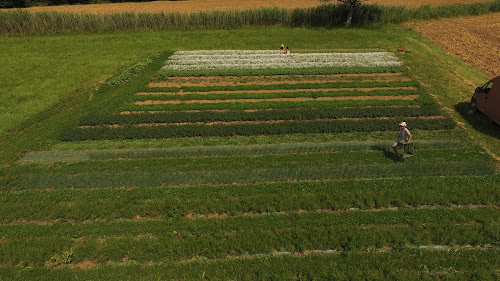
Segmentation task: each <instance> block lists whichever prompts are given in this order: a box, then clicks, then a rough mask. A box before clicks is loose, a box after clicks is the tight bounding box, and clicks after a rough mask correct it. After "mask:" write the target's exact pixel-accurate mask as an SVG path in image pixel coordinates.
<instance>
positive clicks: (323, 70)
mask: <svg viewBox="0 0 500 281" xmlns="http://www.w3.org/2000/svg"><path fill="white" fill-rule="evenodd" d="M405 70H406V69H405V68H404V67H402V66H377V67H361V66H357V67H317V68H264V69H209V70H208V69H207V70H161V71H160V72H159V74H158V77H156V79H155V81H164V80H167V79H168V77H191V76H195V77H196V76H262V75H322V74H351V73H391V72H392V73H395V72H404V71H405Z"/></svg>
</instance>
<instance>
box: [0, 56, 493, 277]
mask: <svg viewBox="0 0 500 281" xmlns="http://www.w3.org/2000/svg"><path fill="white" fill-rule="evenodd" d="M353 54H354V55H353ZM356 54H357V55H356ZM246 56H248V58H250V59H251V60H253V61H255V65H258V63H259V62H258V61H259V60H260V59H262V60H263V61H267V60H271V61H279V65H277V66H273V67H276V68H269V67H270V66H265V67H266V68H264V69H259V68H256V67H254V68H252V69H249V70H245V69H244V66H245V63H243V62H242V60H244V59H246ZM193 57H194V58H196V59H193ZM350 57H352V58H354V59H353V60H352V61H351V63H350V64H346V62H349V59H348V58H350ZM271 58H273V59H271ZM304 58H306V59H307V60H312V59H311V58H314V59H315V60H317V61H318V64H317V65H318V67H317V68H314V67H313V68H310V67H308V66H305V65H302V66H300V67H296V68H295V67H293V65H295V64H297V63H298V62H297V61H298V60H299V61H300V60H301V59H304ZM373 58H376V60H382V64H380V65H365V64H364V63H365V62H366V61H368V60H372V59H373ZM336 59H339V60H341V59H344V62H343V63H344V64H343V66H341V67H331V68H325V67H324V65H325V64H328V63H332V62H331V60H336ZM193 60H195V61H196V60H199V61H203V62H204V63H203V64H202V63H200V64H199V65H197V66H198V68H192V67H189V68H183V69H180V68H179V66H178V65H181V64H183V63H186V65H196V64H193V63H191V62H192V61H193ZM165 61H166V62H165ZM384 63H385V64H384ZM229 64H233V65H234V66H232V67H226V65H229ZM388 64H391V65H388ZM138 65H140V66H141V68H143V69H142V70H139V71H130V70H127V71H126V73H129V74H130V75H128V76H127V75H125V76H127V77H124V76H120V77H121V78H120V81H121V82H119V83H113V85H106V86H104V87H103V90H102V91H101V92H98V93H97V94H96V95H95V96H94V98H93V100H92V101H91V102H89V104H90V106H89V108H88V110H87V111H86V114H85V115H84V116H82V118H80V119H79V120H78V121H77V122H76V123H74V124H73V125H72V126H71V127H68V128H67V129H66V130H64V131H63V132H62V133H61V134H60V136H59V139H58V140H57V141H56V142H55V144H54V146H53V147H52V149H50V150H47V151H31V152H29V153H26V154H25V155H22V156H21V157H20V158H19V160H18V161H17V163H16V164H15V165H13V166H12V167H10V168H9V173H8V174H7V175H6V176H5V177H4V178H2V179H0V180H1V181H2V183H3V184H2V186H3V188H2V190H1V192H0V201H1V202H2V204H0V212H1V213H2V214H5V215H2V217H1V221H0V265H1V266H0V273H1V274H3V275H4V276H8V277H10V278H11V279H30V278H35V277H40V276H43V277H44V279H47V280H48V279H51V280H59V279H65V277H67V276H68V274H71V275H73V276H74V277H75V278H81V279H99V276H100V277H102V276H103V275H106V276H107V278H109V279H118V280H133V279H134V280H135V279H141V278H144V276H148V277H153V278H156V279H189V280H191V279H203V278H210V279H218V280H219V279H223V280H226V279H237V280H257V279H272V278H277V279H280V280H281V279H298V280H302V279H335V278H336V279H360V278H365V279H387V278H392V279H400V280H410V279H418V278H421V277H428V278H431V279H433V278H442V277H445V278H452V279H462V280H469V279H474V278H479V279H493V278H495V276H497V275H498V269H499V268H498V264H497V263H496V261H497V260H498V259H499V258H500V250H499V245H498V241H500V239H499V238H500V224H499V221H498V218H499V211H498V208H497V206H498V202H499V200H500V191H499V189H498V188H494V187H495V186H499V184H500V180H499V177H498V175H497V170H496V162H495V161H494V159H491V157H490V156H488V154H487V153H486V152H485V151H484V149H483V148H481V147H479V146H477V145H475V144H474V143H473V142H472V141H471V140H470V139H469V137H468V136H467V134H465V133H464V132H463V131H461V130H460V129H459V128H457V127H456V124H455V122H454V121H453V120H452V119H450V118H449V116H447V115H446V114H444V113H443V112H442V111H441V109H440V107H439V106H438V104H437V103H436V102H435V101H434V99H433V98H432V97H431V95H430V93H429V92H427V90H426V89H425V88H424V87H422V86H420V84H419V83H418V82H417V81H415V80H414V79H412V78H411V72H409V71H408V70H406V69H405V68H404V66H403V65H402V63H401V62H400V61H399V59H398V58H397V57H396V56H394V55H393V54H390V53H384V52H377V54H376V56H375V55H373V53H371V52H366V53H364V54H359V52H353V51H350V52H344V53H335V52H326V53H324V54H319V53H312V52H307V53H303V54H297V55H296V56H288V55H283V54H280V53H279V52H274V51H271V52H269V51H215V52H210V51H197V52H177V53H175V54H173V55H172V53H164V54H160V55H155V56H153V57H149V58H147V63H138ZM174 65H176V66H175V67H174ZM203 65H212V66H211V67H199V66H203ZM215 66H217V67H219V68H220V69H216V68H217V67H215ZM132 69H137V65H136V66H133V67H132ZM214 73H216V74H214ZM173 102H175V103H173ZM403 120H404V121H406V122H407V123H408V126H409V129H410V130H411V131H412V133H413V135H414V143H415V148H416V151H415V156H413V157H408V158H399V157H395V156H394V152H393V151H392V148H391V144H392V141H393V140H394V139H395V138H397V135H398V126H397V125H398V123H399V122H401V121H403ZM402 261H405V262H402ZM42 279H43V278H42Z"/></svg>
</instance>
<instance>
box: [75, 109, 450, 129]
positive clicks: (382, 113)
mask: <svg viewBox="0 0 500 281" xmlns="http://www.w3.org/2000/svg"><path fill="white" fill-rule="evenodd" d="M440 114H441V110H440V109H439V108H438V107H437V106H435V105H427V106H421V107H392V106H377V107H366V108H359V107H358V108H356V107H350V108H345V107H342V108H339V107H330V108H328V107H321V108H299V109H274V110H258V111H244V110H227V111H223V112H213V111H199V112H186V111H177V112H160V113H149V112H144V113H136V114H102V113H101V114H92V115H87V116H85V117H84V118H82V119H81V120H80V122H79V126H97V125H112V124H146V123H151V124H152V123H184V122H190V123H197V122H230V121H266V120H316V119H340V118H379V117H399V116H405V118H408V117H422V116H439V115H440Z"/></svg>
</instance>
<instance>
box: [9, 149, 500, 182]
mask: <svg viewBox="0 0 500 281" xmlns="http://www.w3.org/2000/svg"><path fill="white" fill-rule="evenodd" d="M389 155H390V154H389ZM390 157H391V156H390ZM208 164H209V163H207V165H208ZM207 167H210V166H207ZM179 168H181V167H176V169H179ZM174 169H175V168H174ZM460 175H495V166H494V164H493V163H491V162H490V161H469V162H463V161H460V162H451V161H447V162H446V163H445V164H443V162H436V163H428V162H427V163H425V162H424V163H418V162H417V163H405V164H404V165H394V164H372V165H359V164H358V165H349V166H347V165H332V166H312V167H293V168H282V167H277V168H260V169H238V170H216V171H186V172H177V171H171V172H167V171H152V172H143V171H142V172H135V171H126V172H101V173H97V172H78V173H75V174H67V173H55V172H51V173H45V174H44V173H41V174H40V173H26V174H21V175H16V176H12V177H9V176H7V177H6V178H5V179H4V180H3V181H4V182H6V183H5V186H6V188H8V189H10V190H20V189H44V188H54V189H55V188H105V187H123V186H124V187H137V186H177V185H199V184H215V185H219V184H231V183H259V182H280V181H305V180H308V181H310V180H325V179H377V178H394V177H415V176H460Z"/></svg>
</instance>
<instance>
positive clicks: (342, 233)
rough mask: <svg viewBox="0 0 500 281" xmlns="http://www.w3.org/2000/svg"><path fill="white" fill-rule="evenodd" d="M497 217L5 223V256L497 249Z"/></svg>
mask: <svg viewBox="0 0 500 281" xmlns="http://www.w3.org/2000/svg"><path fill="white" fill-rule="evenodd" d="M498 215H499V213H498V211H497V210H494V209H490V208H481V209H477V210H441V209H434V210H411V211H410V210H408V211H399V212H394V211H380V212H377V213H375V214H374V212H348V213H341V214H329V213H306V214H287V215H269V216H257V217H255V216H254V217H231V218H224V219H207V220H194V221H187V220H156V221H152V220H144V221H138V222H133V221H124V220H121V221H116V222H88V223H81V224H69V223H56V224H52V225H49V226H43V225H33V224H22V225H2V226H0V228H1V229H2V233H4V238H3V241H2V243H1V244H0V249H1V251H2V253H3V255H2V256H1V257H0V262H2V264H9V265H16V264H20V263H28V264H35V265H37V266H41V265H44V263H45V262H48V261H49V260H50V259H51V257H52V256H53V255H54V254H53V253H57V254H62V253H63V252H66V251H70V252H71V253H72V254H71V258H72V260H73V262H75V263H77V262H83V261H87V260H91V261H96V262H98V263H105V262H108V261H109V260H111V261H114V262H117V261H121V260H122V259H124V258H128V259H131V260H134V261H138V262H147V261H156V262H159V261H165V262H168V261H180V260H184V259H190V258H194V257H204V258H209V259H215V258H227V257H228V256H244V255H255V254H272V253H273V252H276V251H287V252H298V253H302V252H304V251H311V250H337V251H341V252H350V251H359V250H370V249H371V250H374V249H381V248H383V247H388V248H393V249H396V250H398V249H402V250H405V249H406V248H408V247H409V246H410V247H411V245H415V246H420V245H445V246H455V245H459V246H465V245H471V246H483V247H488V246H492V247H495V249H497V248H498V246H500V244H499V242H498V241H499V240H500V224H499V223H498V220H497V219H492V218H498ZM14 231H16V232H18V233H19V235H15V234H14V233H13V232H14ZM26 231H28V232H29V233H27V234H28V236H26V235H25V233H26ZM13 234H14V235H15V236H13ZM35 235H36V238H35V239H33V238H32V236H35Z"/></svg>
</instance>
